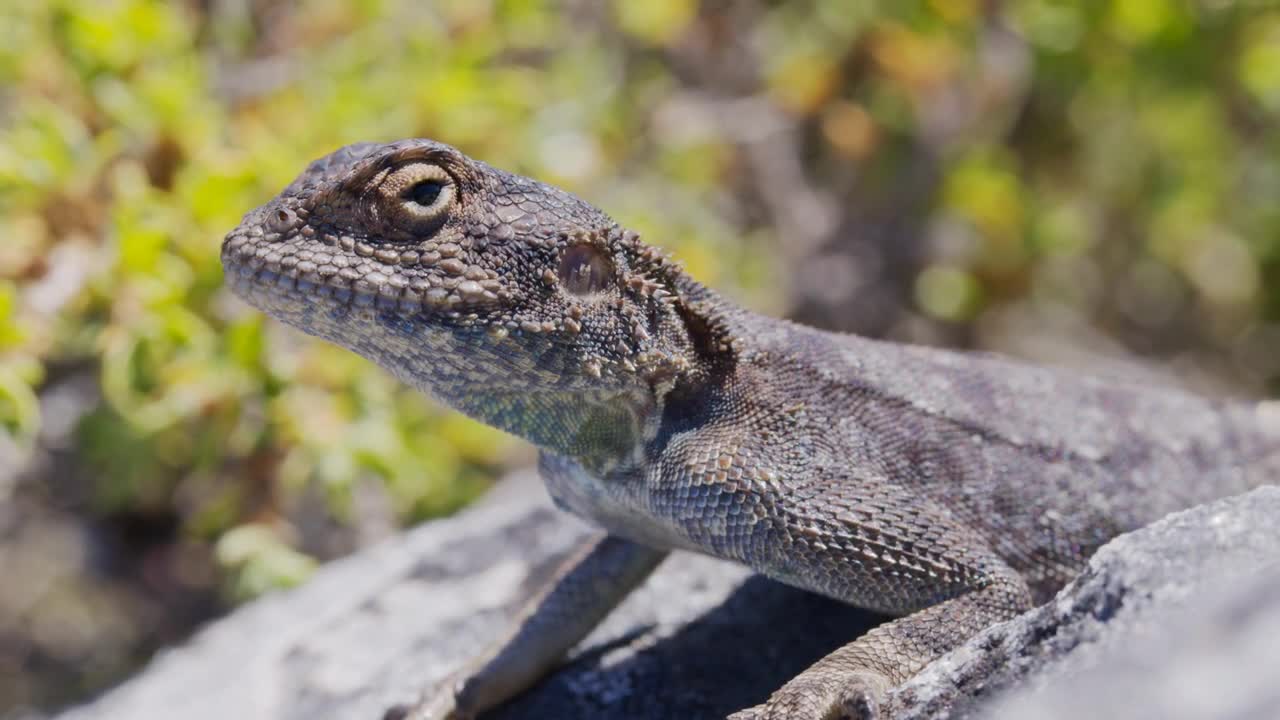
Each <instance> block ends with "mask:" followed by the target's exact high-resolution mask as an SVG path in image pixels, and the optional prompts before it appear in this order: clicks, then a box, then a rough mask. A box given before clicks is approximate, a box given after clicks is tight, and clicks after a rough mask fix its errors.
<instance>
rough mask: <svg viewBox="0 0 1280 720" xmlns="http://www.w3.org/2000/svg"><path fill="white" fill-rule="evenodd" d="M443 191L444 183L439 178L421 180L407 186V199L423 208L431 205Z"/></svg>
mask: <svg viewBox="0 0 1280 720" xmlns="http://www.w3.org/2000/svg"><path fill="white" fill-rule="evenodd" d="M442 192H444V183H442V182H440V181H439V180H423V181H421V182H419V183H418V184H417V185H414V186H413V187H411V188H409V198H408V199H409V201H410V202H412V203H414V204H416V205H420V206H422V207H424V208H429V207H432V206H433V205H435V204H436V201H438V200H439V199H440V193H442Z"/></svg>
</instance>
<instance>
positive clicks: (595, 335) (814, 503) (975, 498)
mask: <svg viewBox="0 0 1280 720" xmlns="http://www.w3.org/2000/svg"><path fill="white" fill-rule="evenodd" d="M222 257H223V262H224V265H225V267H226V269H227V275H228V278H229V280H230V282H231V285H232V287H233V289H234V290H235V292H237V293H238V294H240V295H241V296H242V297H244V298H245V299H247V300H248V301H249V302H250V303H251V304H253V305H255V306H257V307H258V308H260V309H262V310H264V311H265V312H267V313H269V314H270V315H273V316H275V317H277V318H279V319H281V320H283V321H285V322H287V323H289V324H291V325H293V326H295V327H298V328H300V329H302V330H303V331H305V332H308V333H311V334H314V335H317V336H320V337H322V338H325V339H327V340H330V341H332V342H334V343H337V344H339V345H342V346H345V347H348V348H350V349H352V350H354V351H355V352H358V353H360V354H361V355H364V356H366V357H368V358H370V359H372V360H373V361H375V362H376V363H378V364H379V365H381V366H383V367H384V368H386V369H388V370H389V371H390V372H392V373H393V374H394V375H396V376H397V377H399V378H401V379H402V380H404V381H405V382H407V383H410V384H412V385H414V386H415V387H418V388H420V389H422V390H423V391H425V392H427V393H429V394H431V395H433V396H435V397H437V398H439V399H440V400H442V401H443V402H445V403H448V404H449V405H451V406H453V407H455V408H457V409H458V410H461V411H462V412H465V413H467V414H468V415H471V416H473V417H476V418H478V419H480V420H482V421H484V422H487V423H489V424H491V425H493V426H495V427H498V428H501V429H503V430H506V431H508V432H511V433H514V434H516V435H520V436H522V437H524V438H527V439H528V440H530V441H531V442H533V443H535V444H536V445H537V446H538V447H539V448H540V449H541V456H540V469H541V471H542V474H543V477H544V478H545V480H546V483H547V487H548V489H549V491H550V493H551V495H552V497H553V498H554V499H555V500H556V502H557V504H558V505H560V506H561V507H562V508H564V509H566V510H569V511H571V512H573V513H575V514H578V515H580V516H583V517H585V518H586V519H588V520H590V521H592V522H594V523H595V524H597V525H598V526H600V527H601V528H602V530H603V531H604V532H603V533H602V535H601V536H600V537H598V538H595V539H593V540H592V541H591V542H589V543H588V544H587V545H585V546H584V547H583V548H581V549H580V551H579V552H578V553H576V554H575V555H574V556H573V557H572V558H571V559H570V561H569V562H567V563H566V565H565V567H564V568H563V570H562V571H561V572H560V573H559V574H558V576H557V578H555V580H554V581H553V582H552V583H551V584H550V585H548V587H546V588H544V589H543V590H542V591H541V592H540V593H539V595H538V597H536V598H534V599H533V601H532V602H531V603H530V604H529V606H528V607H527V608H526V610H525V611H524V612H523V613H522V614H521V615H520V617H518V618H517V619H516V620H515V622H514V623H513V626H512V628H511V629H510V631H509V632H508V633H507V634H506V635H505V636H504V638H503V640H502V641H501V642H500V643H498V644H497V645H496V646H495V647H493V648H491V649H490V650H488V651H487V652H486V653H484V654H483V655H481V656H480V657H479V658H478V660H477V661H476V662H475V663H474V664H473V665H472V666H471V667H469V668H468V669H466V670H464V671H463V672H462V673H460V674H459V675H458V677H457V679H456V682H455V683H454V684H453V685H452V686H451V687H449V688H445V689H444V690H443V691H441V692H439V693H437V694H435V695H432V696H430V697H429V698H428V700H427V702H425V703H423V704H421V705H419V706H418V707H417V708H415V709H414V710H413V711H412V713H411V714H412V715H413V717H415V718H424V719H425V718H444V717H459V718H460V717H469V716H471V715H473V714H475V713H477V712H480V711H483V710H484V709H486V708H489V707H492V706H494V705H496V704H498V703H500V702H502V701H503V700H505V699H507V698H509V697H511V696H512V695H514V694H516V693H518V692H519V691H521V690H522V689H524V688H525V687H528V686H529V685H530V684H532V683H533V682H536V680H537V679H538V678H539V677H540V676H542V675H544V674H545V673H547V672H549V671H550V670H551V669H552V668H554V666H555V664H556V663H557V662H558V661H559V660H560V659H561V658H562V657H563V655H564V653H565V652H566V651H567V650H568V649H570V648H571V647H572V646H573V644H574V643H576V642H577V641H578V640H580V639H581V638H582V637H584V636H585V635H586V633H587V632H589V631H590V629H591V627H592V626H593V625H594V624H595V623H596V622H598V621H599V620H600V619H601V618H602V617H603V616H604V615H605V614H606V613H607V612H608V611H609V609H610V608H612V607H613V606H614V605H615V604H616V603H618V602H619V601H620V600H621V599H622V598H623V597H625V595H626V593H627V592H628V591H629V590H630V589H631V588H633V587H635V586H636V585H638V584H639V583H641V582H643V580H644V578H645V576H646V575H647V574H648V573H649V572H650V571H651V570H652V569H653V568H654V567H656V565H657V564H658V563H659V562H660V561H661V559H662V557H664V555H665V553H666V552H668V551H670V550H673V549H685V550H693V551H697V552H703V553H707V554H710V555H713V556H716V557H720V558H724V559H727V560H732V561H736V562H740V563H744V564H746V565H748V566H750V567H752V568H753V569H755V570H757V571H759V572H761V573H763V574H765V575H767V576H770V577H773V578H775V579H777V580H780V581H782V582H785V583H788V584H791V585H794V586H797V587H801V588H805V589H808V590H811V591H814V592H817V593H821V594H824V595H827V596H830V597H833V598H836V599H838V600H842V601H845V602H848V603H851V604H855V605H858V606H861V607H865V608H869V609H873V610H878V611H882V612H885V613H889V614H892V615H897V616H900V618H899V619H897V620H895V621H893V622H890V623H886V624H884V625H882V626H880V627H878V628H876V629H874V630H872V631H871V632H869V633H867V634H866V635H864V636H863V637H861V638H858V639H856V640H854V641H853V642H851V643H850V644H849V645H846V646H845V647H843V648H841V649H839V650H837V651H835V652H834V653H832V654H831V655H829V656H827V657H826V658H824V659H822V660H820V661H819V662H818V663H816V664H815V665H814V666H813V667H812V668H810V669H809V670H807V671H806V672H804V673H802V674H801V675H800V676H798V677H797V678H796V679H794V680H793V681H791V682H789V683H788V684H787V685H785V686H784V687H783V688H781V689H779V690H778V691H777V692H776V693H774V694H773V695H772V696H771V697H770V698H769V699H768V700H767V701H765V702H764V703H763V704H762V705H760V706H757V707H755V708H752V709H749V710H745V711H743V712H742V713H739V714H737V715H735V718H791V717H795V718H802V719H808V718H833V717H841V716H849V717H868V716H875V715H877V714H880V713H881V711H882V710H883V709H884V708H883V707H882V705H883V703H884V699H885V695H886V692H887V690H888V689H889V688H891V687H893V686H894V685H896V684H899V683H901V682H903V681H904V680H905V679H907V678H909V677H910V676H911V675H913V674H914V673H915V672H917V671H918V670H919V669H920V668H921V667H923V666H924V665H925V664H927V663H928V662H930V661H931V660H933V659H934V658H936V657H938V656H940V655H941V654H943V653H945V652H946V651H947V650H949V649H951V648H953V647H955V646H956V645H958V644H959V643H961V642H963V641H964V640H965V639H967V638H968V637H971V636H972V635H973V634H975V633H976V632H978V631H980V630H981V629H983V628H985V627H987V626H989V625H991V624H992V623H994V622H997V621H1000V620H1004V619H1007V618H1009V617H1012V616H1014V615H1016V614H1018V613H1020V612H1023V611H1025V610H1026V609H1029V608H1030V607H1031V606H1032V605H1033V604H1035V603H1039V602H1043V601H1044V600H1046V599H1047V598H1048V597H1050V596H1051V594H1052V593H1053V592H1055V591H1056V590H1057V589H1059V588H1060V587H1061V586H1062V585H1063V584H1064V583H1065V582H1066V581H1067V580H1069V579H1070V578H1071V577H1072V576H1073V575H1074V574H1075V573H1076V572H1078V571H1079V569H1080V568H1081V567H1082V566H1083V563H1084V561H1085V559H1086V558H1087V557H1088V556H1089V555H1090V554H1091V553H1092V552H1093V551H1094V550H1095V549H1097V548H1098V547H1099V546H1100V545H1101V544H1103V543H1104V542H1106V541H1107V540H1109V539H1110V538H1112V537H1114V536H1115V535H1117V534H1120V533H1122V532H1125V531H1128V530H1131V529H1134V528H1137V527H1140V526H1142V525H1144V524H1147V523H1149V522H1151V521H1153V520H1155V519H1157V518H1159V517H1161V516H1163V515H1165V514H1167V513H1169V512H1172V511H1174V510H1178V509H1183V508H1186V507H1190V506H1192V505H1195V504H1199V503H1201V502H1204V501H1206V500H1209V499H1213V498H1216V497H1221V496H1224V495H1230V494H1235V493H1239V492H1242V491H1244V490H1247V489H1249V488H1251V487H1255V486H1258V485H1261V484H1267V483H1274V482H1276V481H1277V480H1280V410H1277V409H1276V408H1275V406H1274V405H1267V404H1261V405H1257V404H1247V403H1231V402H1222V401H1212V400H1208V399H1204V398H1199V397H1195V396H1192V395H1187V394H1183V393H1180V392H1177V391H1172V390H1168V389H1163V388H1159V389H1157V388H1149V387H1143V386H1138V385H1134V384H1131V383H1128V384H1126V383H1117V382H1109V381H1104V380H1098V379H1092V378H1084V377H1078V376H1074V375H1071V374H1068V373H1064V372H1060V371H1055V370H1050V369H1045V368H1039V367H1034V366H1030V365H1024V364H1020V363H1017V362H1013V361H1010V360H1006V359H1002V358H998V357H994V356H988V355H978V354H961V353H955V352H949V351H944V350H937V349H930V348H921V347H911V346H904V345H896V344H891V343H884V342H878V341H872V340H868V339H864V338H859V337H854V336H848V335H838V334H833V333H827V332H823V331H819V330H815V329H812V328H807V327H804V326H800V325H796V324H794V323H790V322H787V321H783V320H777V319H773V318H769V317H764V316H761V315H758V314H755V313H752V312H749V311H747V310H744V309H742V308H740V307H737V306H736V305H734V304H733V303H731V302H729V301H727V300H725V299H724V298H722V297H721V296H719V295H717V294H716V293H715V292H713V291H711V290H710V289H708V288H706V287H703V286H702V285H700V284H699V283H697V282H696V281H694V280H693V279H691V278H690V277H689V276H688V275H687V274H685V273H684V272H683V271H682V270H681V269H680V268H679V267H678V266H676V265H675V264H674V263H672V262H671V261H669V260H668V259H667V258H666V257H665V256H664V255H662V254H661V253H660V252H658V251H656V250H655V249H654V248H652V247H651V246H648V245H646V244H644V243H643V242H641V241H640V239H639V238H638V237H637V236H636V235H635V234H634V233H630V232H628V231H626V230H624V229H622V228H620V227H618V226H617V225H616V224H615V223H614V222H613V221H612V220H610V219H609V218H608V217H607V216H606V215H604V214H603V213H602V212H600V211H599V210H597V209H595V208H593V207H592V206H590V205H588V204H587V203H585V202H583V201H582V200H580V199H578V198H576V197H574V196H573V195H570V194H568V193H565V192H564V191H561V190H558V189H556V188H553V187H551V186H548V185H544V184H542V183H538V182H536V181H533V180H530V179H527V178H523V177H520V176H517V175H512V174H510V173H506V172H504V171H502V170H498V169H496V168H493V167H490V166H488V165H486V164H484V163H481V162H478V161H475V160H472V159H470V158H467V157H466V156H464V155H462V154H461V153H459V152H458V151H456V150H454V149H453V148H450V147H448V146H446V145H442V144H439V143H435V142H432V141H428V140H408V141H401V142H398V143H391V144H386V145H376V144H368V143H365V144H359V145H352V146H348V147H346V148H342V149H340V150H338V151H336V152H334V153H333V154H331V155H329V156H328V157H326V158H324V159H321V160H319V161H317V162H315V163H313V164H312V165H311V166H310V167H309V168H308V169H307V170H306V171H304V172H303V173H302V175H300V176H299V178H298V179H297V180H295V181H294V183H293V184H291V185H290V186H289V187H288V188H286V189H285V190H284V191H283V192H282V193H281V195H280V196H279V197H277V198H276V199H274V200H272V201H271V202H270V203H268V204H266V205H264V206H263V207H261V208H258V209H257V210H254V211H252V212H250V213H249V214H248V215H247V216H246V217H245V219H244V221H243V222H242V224H241V225H240V227H238V228H237V229H236V230H234V231H232V232H231V233H230V234H229V235H228V236H227V238H226V240H225V241H224V244H223V249H222Z"/></svg>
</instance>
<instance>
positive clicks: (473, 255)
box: [222, 140, 717, 450]
mask: <svg viewBox="0 0 1280 720" xmlns="http://www.w3.org/2000/svg"><path fill="white" fill-rule="evenodd" d="M222 259H223V263H224V266H225V268H226V270H227V275H228V278H229V280H230V282H231V285H232V288H233V289H234V290H235V292H236V293H237V294H239V295H241V296H242V297H244V298H245V299H246V300H248V301H249V302H250V303H251V304H253V305H255V306H256V307H258V308H259V309H261V310H263V311H265V312H267V313H268V314H271V315H273V316H275V317H277V318H279V319H281V320H283V321H285V322H287V323H289V324H291V325H294V326H296V327H298V328H300V329H302V330H304V331H306V332H308V333H311V334H314V335H318V336H320V337H323V338H325V339H327V340H330V341H332V342H335V343H337V344H339V345H343V346H345V347H348V348H350V349H352V350H354V351H356V352H358V353H360V354H362V355H365V356H366V357H368V358H370V359H372V360H373V361H375V362H377V363H378V364H380V365H382V366H383V367H385V368H387V369H388V370H390V371H391V372H393V373H394V374H395V375H397V376H398V377H400V378H402V379H404V380H406V381H408V382H410V383H412V384H414V385H417V386H418V387H420V388H422V389H424V390H426V391H428V392H430V393H432V394H434V395H436V396H438V397H440V398H441V399H443V400H444V401H446V402H448V403H450V404H452V405H454V406H455V407H457V408H459V409H461V410H463V411H464V412H468V413H469V414H472V415H474V416H478V417H480V418H481V419H482V420H485V421H486V422H490V423H491V424H494V425H497V426H499V427H503V428H505V429H508V430H511V431H513V432H516V433H518V434H521V435H524V436H526V437H529V438H530V439H531V440H534V441H535V442H540V443H542V444H544V445H553V446H554V445H563V444H564V443H566V442H570V441H573V442H578V441H582V437H581V436H582V434H583V432H584V428H583V427H582V425H583V423H584V422H586V420H588V419H589V418H586V417H583V418H577V419H572V418H568V419H566V421H565V423H563V424H564V425H565V426H566V427H561V428H557V429H554V430H538V429H536V428H529V427H526V424H527V423H529V422H535V421H537V422H541V421H543V420H545V418H546V415H547V413H549V412H550V413H553V414H554V413H559V414H560V415H566V414H569V415H572V414H574V413H578V414H582V413H588V414H589V413H590V412H601V411H602V410H601V408H602V407H606V408H608V411H609V412H613V411H617V410H618V408H619V407H621V405H620V404H619V403H621V404H622V405H627V406H633V405H636V404H639V405H644V404H645V403H647V402H652V401H653V400H654V399H655V398H660V397H661V396H662V394H664V393H665V392H667V391H668V390H670V389H671V388H672V387H674V386H675V384H677V383H678V382H679V381H680V380H681V379H682V378H687V377H690V376H692V375H693V374H696V373H698V372H700V371H701V370H702V365H703V360H704V359H705V358H703V357H702V356H701V354H700V348H703V349H705V347H712V346H717V343H716V342H715V341H714V340H710V342H708V340H709V338H707V337H703V335H705V333H706V323H705V322H703V321H701V320H697V319H696V318H694V317H693V314H694V313H693V309H692V308H693V304H694V302H695V299H694V298H693V295H698V296H699V297H701V296H702V295H703V294H704V293H705V292H706V291H705V290H703V289H701V288H700V287H699V286H697V285H696V283H693V281H692V280H689V279H688V278H687V276H685V275H684V274H683V273H682V272H681V271H680V270H679V269H678V268H677V267H676V266H675V265H674V264H673V263H671V262H670V261H669V260H668V259H667V258H666V257H665V256H663V255H662V254H661V253H660V252H658V251H656V250H655V249H654V248H652V247H649V246H647V245H645V244H643V243H641V242H640V240H639V238H638V237H637V236H636V235H635V234H634V233H631V232H628V231H625V230H623V229H622V228H620V227H618V225H617V224H616V223H614V222H613V221H612V220H611V219H610V218H609V217H607V216H606V215H605V214H604V213H602V212H600V211H599V210H597V209H595V208H594V207H592V206H590V205H588V204H587V203H585V202H583V201H582V200H580V199H578V198H576V197H574V196H573V195H570V194H569V193H566V192H564V191H562V190H559V189H557V188H554V187H551V186H548V185H545V184H543V183H539V182H536V181H534V180H530V179H528V178H524V177H520V176H518V175H513V174H510V173H507V172H504V171H502V170H498V169H496V168H493V167H490V166H488V165H486V164H484V163H481V162H478V161H475V160H472V159H470V158H468V157H466V156H465V155H463V154H462V153H460V152H458V151H457V150H455V149H453V148H451V147H449V146H447V145H443V144H440V143H436V142H433V141H429V140H407V141H401V142H397V143H391V144H385V145H382V144H371V143H362V144H357V145H350V146H347V147H344V148H341V149H339V150H337V151H335V152H334V153H332V154H330V155H329V156H327V157H325V158H322V159H320V160H317V161H316V162H314V163H312V164H311V165H310V166H309V167H308V168H307V169H306V170H305V171H304V172H303V173H302V174H301V175H300V176H299V177H298V178H297V179H296V180H294V182H293V183H292V184H290V185H289V186H288V187H287V188H285V190H284V191H283V192H282V193H281V194H280V195H279V196H278V197H277V198H275V199H274V200H272V201H271V202H269V203H267V204H266V205H264V206H262V207H260V208H258V209H256V210H254V211H252V212H250V213H249V214H248V215H247V216H246V217H245V219H244V220H243V222H242V223H241V225H240V226H239V227H238V228H236V229H235V230H233V231H232V232H231V233H230V234H228V235H227V237H226V240H225V241H224V243H223V247H222ZM691 321H693V322H692V323H691ZM574 406H576V407H577V409H573V408H574ZM531 414H532V415H537V416H540V419H539V418H533V419H531V418H528V417H524V416H528V415H531ZM631 414H632V415H634V413H631ZM598 419H599V418H597V420H598ZM552 424H555V423H552ZM547 433H550V434H551V435H553V436H554V437H552V438H550V439H548V438H541V437H538V435H539V434H544V435H545V434H547ZM568 435H572V436H574V437H572V438H570V437H568ZM590 442H596V443H598V442H600V441H599V440H598V439H593V440H590ZM557 449H560V450H564V449H565V448H563V447H558V448H557Z"/></svg>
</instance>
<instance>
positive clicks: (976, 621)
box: [730, 570, 1031, 720]
mask: <svg viewBox="0 0 1280 720" xmlns="http://www.w3.org/2000/svg"><path fill="white" fill-rule="evenodd" d="M1030 607H1031V597H1030V593H1029V591H1028V590H1027V587H1026V583H1025V582H1023V580H1022V579H1021V578H1020V577H1019V576H1018V575H1016V574H1014V573H1013V571H1012V570H1009V571H1008V573H1007V574H1004V573H1002V574H1000V575H997V576H995V577H993V578H992V579H991V581H990V584H988V585H986V586H984V587H980V588H977V589H975V590H972V591H970V592H968V593H966V594H964V595H961V596H959V597H956V598H952V599H950V600H946V601H944V602H941V603H938V604H937V605H933V606H931V607H928V608H925V609H924V610H920V611H919V612H916V613H913V614H911V615H908V616H906V617H903V618H899V619H897V620H894V621H893V622H889V623H886V624H884V625H881V626H879V627H877V628H875V629H874V630H872V631H870V632H868V633H867V634H866V635H863V636H862V637H860V638H858V639H857V640H855V641H853V642H851V643H849V644H848V645H845V646H844V647H841V648H840V649H838V650H836V651H835V652H833V653H831V654H830V655H827V656H826V657H824V658H822V659H821V660H819V661H818V662H817V663H814V665H813V666H811V667H810V668H809V669H808V670H805V671H804V672H802V673H800V674H799V675H797V676H796V677H795V678H794V679H792V680H791V681H790V682H788V683H787V684H786V685H783V686H782V687H781V688H780V689H779V690H777V691H776V692H775V693H773V695H772V696H771V697H770V698H769V700H768V701H767V702H765V703H763V704H761V705H758V706H756V707H754V708H750V709H747V710H743V711H741V712H738V713H735V714H734V715H732V716H730V720H837V719H841V720H843V719H845V718H849V719H850V720H863V719H869V718H878V717H881V716H882V714H883V713H882V709H883V704H884V700H885V696H886V694H887V693H888V691H889V689H890V688H893V687H895V686H897V685H899V684H901V683H903V682H905V681H906V680H907V679H908V678H910V677H911V676H912V675H914V674H915V673H916V672H918V671H919V670H920V669H921V668H923V667H924V666H925V665H927V664H928V663H929V662H931V661H933V660H934V659H936V658H938V657H939V656H941V655H942V654H944V653H946V652H947V651H949V650H951V649H953V648H955V647H956V646H958V645H960V644H961V643H962V642H964V641H965V640H967V639H969V638H970V637H972V636H973V635H975V634H976V633H978V632H979V631H981V630H982V629H984V628H986V627H987V626H989V625H991V624H993V623H997V622H1000V621H1002V620H1007V619H1009V618H1012V617H1014V616H1015V615H1018V614H1019V613H1022V612H1024V611H1026V610H1028V609H1030Z"/></svg>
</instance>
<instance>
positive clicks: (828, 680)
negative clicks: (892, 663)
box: [728, 672, 889, 720]
mask: <svg viewBox="0 0 1280 720" xmlns="http://www.w3.org/2000/svg"><path fill="white" fill-rule="evenodd" d="M888 691H889V682H888V680H887V679H886V678H885V677H883V676H881V675H878V674H875V673H870V672H856V673H853V674H849V675H843V674H842V675H840V676H838V677H831V676H827V677H822V678H814V679H808V678H805V677H804V676H803V675H801V676H800V677H798V678H796V679H795V680H792V681H791V682H789V683H787V684H786V685H783V686H782V687H781V688H780V689H779V690H778V691H777V692H775V693H774V694H773V696H772V697H770V698H769V699H768V701H766V702H764V703H763V704H760V705H757V706H755V707H753V708H747V709H746V710H740V711H738V712H736V713H734V714H732V715H730V716H729V718H728V720H879V719H880V718H881V717H883V714H882V712H881V708H882V707H883V706H884V700H885V697H886V695H887V694H888Z"/></svg>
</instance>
